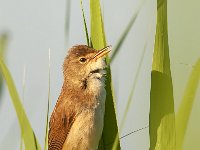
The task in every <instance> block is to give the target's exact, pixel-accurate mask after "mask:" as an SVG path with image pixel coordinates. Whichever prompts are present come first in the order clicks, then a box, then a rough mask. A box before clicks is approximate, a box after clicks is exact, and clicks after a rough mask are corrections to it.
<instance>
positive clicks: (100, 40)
mask: <svg viewBox="0 0 200 150" xmlns="http://www.w3.org/2000/svg"><path fill="white" fill-rule="evenodd" d="M90 18H91V20H90V21H91V22H90V24H91V43H92V46H93V47H94V48H95V49H101V48H103V47H105V46H106V37H105V32H104V25H103V19H102V15H101V7H100V2H99V0H90ZM106 60H107V64H109V58H108V57H107V59H106ZM106 93H107V95H106V104H105V116H104V129H103V133H102V138H101V140H100V144H99V148H98V149H99V150H110V149H111V148H112V145H113V143H114V141H115V137H116V135H118V127H117V120H116V112H115V103H114V99H113V90H112V79H111V70H110V66H109V65H108V69H107V79H106ZM117 143H118V146H117V149H120V144H119V138H118V142H117Z"/></svg>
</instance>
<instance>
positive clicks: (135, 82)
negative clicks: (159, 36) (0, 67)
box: [112, 44, 147, 150]
mask: <svg viewBox="0 0 200 150" xmlns="http://www.w3.org/2000/svg"><path fill="white" fill-rule="evenodd" d="M146 46H147V44H145V46H144V49H143V52H142V56H141V59H140V62H139V65H138V67H137V71H136V76H135V78H134V81H133V86H132V88H131V92H130V94H129V97H128V102H127V103H126V107H125V112H124V114H123V117H122V118H123V119H122V121H121V124H120V128H119V131H122V129H123V127H124V124H125V121H126V117H127V114H128V111H129V108H130V106H131V103H132V99H133V94H134V92H135V88H136V85H137V81H138V77H139V74H140V70H141V68H142V67H141V66H142V62H143V60H144V56H145V52H146ZM118 136H119V135H117V136H116V138H115V142H114V144H113V146H112V150H116V148H117V140H118Z"/></svg>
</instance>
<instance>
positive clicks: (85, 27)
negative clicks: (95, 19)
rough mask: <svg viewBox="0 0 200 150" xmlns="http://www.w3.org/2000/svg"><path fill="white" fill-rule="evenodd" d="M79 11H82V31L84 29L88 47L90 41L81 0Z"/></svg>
mask: <svg viewBox="0 0 200 150" xmlns="http://www.w3.org/2000/svg"><path fill="white" fill-rule="evenodd" d="M81 10H82V17H83V22H84V29H85V36H86V40H87V45H88V46H90V39H89V35H88V30H87V23H86V19H85V13H84V9H83V3H82V0H81Z"/></svg>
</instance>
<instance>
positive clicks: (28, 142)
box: [0, 58, 40, 150]
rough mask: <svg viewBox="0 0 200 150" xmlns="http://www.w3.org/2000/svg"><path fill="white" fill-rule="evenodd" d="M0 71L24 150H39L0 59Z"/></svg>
mask: <svg viewBox="0 0 200 150" xmlns="http://www.w3.org/2000/svg"><path fill="white" fill-rule="evenodd" d="M0 70H1V72H2V75H3V77H4V79H5V81H6V84H7V86H8V90H9V93H10V96H11V99H12V102H13V105H14V108H15V111H16V114H17V117H18V121H19V124H20V128H21V131H22V135H23V141H24V145H25V149H27V150H40V145H39V143H38V141H37V139H36V137H35V134H34V132H33V130H32V127H31V125H30V122H29V120H28V118H27V116H26V113H25V111H24V108H23V106H22V103H21V101H20V98H19V95H18V93H17V90H16V88H15V85H14V82H13V79H12V77H11V75H10V72H9V71H8V69H7V67H6V65H5V64H4V62H3V60H2V59H1V58H0Z"/></svg>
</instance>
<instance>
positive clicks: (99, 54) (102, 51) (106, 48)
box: [93, 46, 111, 61]
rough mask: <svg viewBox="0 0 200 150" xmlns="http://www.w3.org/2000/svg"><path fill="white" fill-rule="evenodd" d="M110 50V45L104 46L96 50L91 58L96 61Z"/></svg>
mask: <svg viewBox="0 0 200 150" xmlns="http://www.w3.org/2000/svg"><path fill="white" fill-rule="evenodd" d="M110 51H111V46H106V47H104V48H103V49H101V50H98V51H97V53H96V54H95V55H94V57H93V59H94V60H95V61H96V60H97V59H99V58H101V57H103V56H105V55H106V54H108V53H109V52H110Z"/></svg>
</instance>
